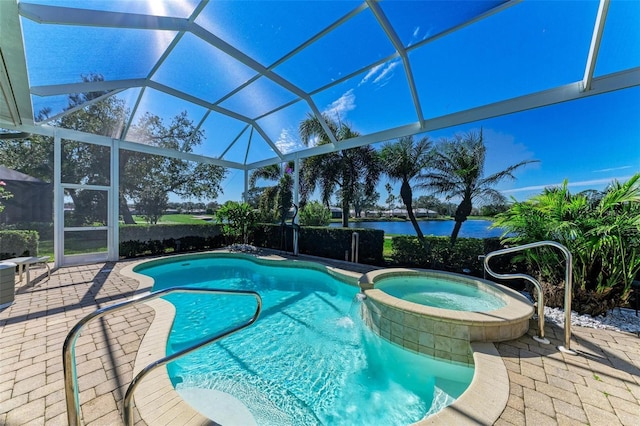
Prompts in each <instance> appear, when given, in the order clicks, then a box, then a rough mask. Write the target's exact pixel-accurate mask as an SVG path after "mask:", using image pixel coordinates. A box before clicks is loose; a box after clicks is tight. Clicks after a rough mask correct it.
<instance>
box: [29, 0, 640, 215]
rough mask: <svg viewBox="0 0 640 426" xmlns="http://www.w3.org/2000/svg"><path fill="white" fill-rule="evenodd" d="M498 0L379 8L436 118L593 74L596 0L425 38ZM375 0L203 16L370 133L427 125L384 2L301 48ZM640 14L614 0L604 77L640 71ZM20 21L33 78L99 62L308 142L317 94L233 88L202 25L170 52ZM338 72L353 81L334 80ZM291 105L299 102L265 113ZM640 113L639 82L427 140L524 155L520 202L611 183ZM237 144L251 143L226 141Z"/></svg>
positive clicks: (236, 5) (259, 148)
mask: <svg viewBox="0 0 640 426" xmlns="http://www.w3.org/2000/svg"><path fill="white" fill-rule="evenodd" d="M31 1H32V2H34V3H43V4H52V5H64V6H71V7H84V8H91V9H97V10H110V11H122V12H131V13H153V14H159V15H165V16H177V17H183V18H186V17H188V16H189V15H190V14H191V13H192V11H193V10H194V8H195V6H196V4H197V2H196V1H195V0H174V1H170V2H166V3H161V2H158V1H151V0H148V1H143V0H134V1H130V2H124V1H116V0H114V1H104V0H93V1H89V2H87V1H80V0H65V1H62V0H31ZM499 3H500V1H495V0H486V1H484V0H483V1H479V0H478V1H473V2H435V1H394V0H385V1H382V2H381V3H380V7H381V9H382V11H383V12H384V13H385V14H386V16H387V18H388V20H389V22H390V23H391V25H392V26H393V28H394V30H395V31H396V33H397V35H398V37H399V39H400V41H401V42H402V44H403V45H404V46H405V48H408V51H409V52H408V58H409V61H410V64H411V69H412V73H413V77H414V80H415V85H416V90H417V95H418V98H419V99H420V108H421V111H422V114H423V115H424V117H425V118H426V119H430V118H435V117H438V116H442V115H446V114H450V113H455V112H459V111H462V110H465V109H468V108H473V107H477V106H481V105H485V104H488V103H492V102H499V101H502V100H506V99H510V98H514V97H518V96H522V95H526V94H529V93H535V92H540V91H544V90H547V89H552V88H555V87H558V86H561V85H565V84H570V83H574V82H576V81H580V80H582V77H583V74H584V70H585V66H586V61H587V55H588V52H589V45H590V41H591V33H592V31H593V27H594V22H595V17H596V13H597V10H598V2H597V1H593V0H587V1H578V0H571V1H569V0H558V1H542V0H524V1H522V2H521V3H518V4H516V5H514V6H512V7H509V8H507V9H505V10H503V11H501V12H499V13H497V14H494V15H492V16H490V17H488V18H486V19H482V20H480V21H478V22H475V23H474V24H472V25H469V26H466V27H464V28H463V29H461V30H458V31H456V32H454V33H451V34H448V35H446V36H444V37H440V38H436V39H435V40H432V41H430V42H429V43H426V44H423V45H420V44H421V42H422V41H424V40H428V39H429V38H430V37H432V36H434V35H435V34H438V33H439V32H440V31H443V30H446V29H447V28H449V27H451V26H455V25H457V24H458V23H460V22H462V21H464V20H465V19H467V18H469V17H472V16H475V14H477V13H480V12H482V11H483V10H487V9H489V8H491V7H493V6H495V5H497V4H499ZM361 5H362V2H360V1H307V2H303V1H262V2H258V1H213V2H210V3H209V4H208V5H207V6H206V7H205V8H204V9H203V11H202V13H201V14H200V15H199V16H198V17H197V18H196V20H195V23H196V24H197V25H199V26H201V27H202V28H204V29H205V30H207V31H209V32H211V33H212V34H213V35H215V36H216V37H219V38H220V39H221V40H223V41H224V42H226V43H229V44H231V45H232V46H234V47H236V48H237V49H238V50H239V51H240V52H242V53H243V54H246V55H249V56H251V57H252V58H253V59H255V61H256V62H257V63H259V64H261V65H263V66H265V67H269V68H270V69H272V70H273V71H274V72H275V73H276V74H278V75H280V76H282V77H283V78H285V79H286V80H287V81H289V82H291V83H292V84H294V85H295V86H297V87H299V88H300V89H301V90H303V91H305V92H307V93H309V94H310V97H311V99H312V100H313V102H314V103H315V105H316V106H317V107H318V109H319V110H320V111H322V112H325V113H328V114H330V115H332V116H334V117H336V118H340V120H343V121H346V122H348V123H349V124H350V125H351V126H352V128H354V129H355V130H357V131H358V132H360V133H361V134H363V135H366V134H369V133H373V132H377V131H381V130H385V129H388V128H394V127H398V126H404V125H407V124H411V123H415V122H416V121H417V120H418V117H417V113H416V107H415V105H414V103H413V101H412V96H411V93H410V91H409V89H408V85H407V74H406V72H405V68H404V66H403V63H402V61H401V60H400V59H399V58H397V57H393V56H392V55H393V53H394V52H395V50H394V47H393V45H392V44H391V42H390V41H389V39H388V38H387V36H386V35H385V33H384V31H383V30H382V28H381V27H380V25H379V24H378V23H377V22H376V19H375V17H374V14H373V13H372V12H371V10H369V8H367V7H363V8H362V9H361V10H359V11H358V12H357V13H354V14H353V17H352V18H351V19H349V20H347V21H345V23H344V24H343V25H341V26H339V27H338V28H337V29H336V30H335V31H332V32H330V33H329V34H327V35H325V36H324V37H321V38H320V39H318V40H317V41H315V42H314V43H312V44H311V45H309V46H307V47H305V48H304V49H301V50H300V51H298V52H294V54H292V55H288V54H289V53H290V52H291V51H292V49H295V48H296V47H297V46H299V45H301V44H302V43H304V42H305V41H306V40H308V39H309V38H310V37H312V36H313V35H314V34H317V33H318V32H319V31H322V30H323V29H324V28H326V27H328V26H329V25H331V24H332V23H334V22H336V21H337V20H338V19H340V18H341V17H343V16H345V14H347V13H350V12H352V11H354V10H357V9H356V8H357V7H359V6H361ZM638 22H640V1H627V0H613V1H612V2H611V6H610V8H609V13H608V19H607V25H606V27H605V30H604V35H603V38H602V44H601V48H600V54H599V56H598V60H597V63H596V68H595V73H594V75H595V77H598V76H602V75H607V74H610V73H614V72H618V71H622V70H626V69H629V68H633V67H639V66H640V25H638ZM22 25H23V31H24V34H25V36H24V38H25V50H26V54H27V63H28V66H29V74H30V75H29V78H30V82H31V84H32V85H33V86H38V85H50V84H63V83H74V82H77V81H78V80H79V76H80V75H81V74H87V73H89V72H94V73H100V74H102V75H104V77H105V79H106V80H124V79H134V78H150V79H151V80H152V81H153V82H157V83H159V84H162V85H166V86H170V87H173V88H175V89H177V90H179V91H182V92H184V93H186V94H187V95H189V96H196V97H200V98H201V99H204V100H206V101H207V102H214V103H217V104H218V105H220V106H221V107H223V108H226V109H228V110H231V111H234V112H238V113H241V114H244V115H246V116H247V117H249V118H252V119H255V120H256V122H257V123H258V124H259V125H260V126H261V128H262V129H263V130H264V132H265V134H267V136H268V137H269V138H270V139H271V140H273V141H274V143H275V145H277V146H278V147H279V148H280V149H282V150H283V151H284V152H294V151H296V150H299V149H301V147H302V144H301V141H300V138H299V136H298V134H297V125H298V123H299V122H300V121H301V120H302V119H304V118H305V117H306V115H307V114H308V113H309V112H310V108H309V105H308V104H307V103H306V102H304V101H298V102H295V103H292V104H288V102H289V101H292V100H294V99H295V98H296V97H295V96H294V95H293V94H292V92H289V91H287V90H285V89H284V88H283V87H280V86H278V85H277V84H275V83H274V82H272V81H270V80H268V79H266V78H264V77H260V78H257V79H256V80H255V81H254V82H253V83H251V84H249V85H248V86H246V87H244V88H242V89H240V90H237V91H234V89H236V88H237V87H238V85H241V84H243V83H245V82H247V81H251V80H250V79H251V78H253V77H255V76H256V75H257V73H256V71H255V70H253V69H251V68H250V67H248V66H247V65H246V64H242V63H241V62H239V61H237V60H236V59H234V58H232V57H231V56H229V55H227V54H226V53H223V52H222V51H220V50H217V49H216V48H214V47H213V46H212V45H211V44H209V43H207V42H205V41H204V40H203V39H202V38H200V37H198V36H196V35H194V34H192V33H186V34H185V35H184V36H183V37H182V38H181V39H180V40H179V42H178V43H177V45H176V47H175V49H174V50H173V51H172V52H171V53H170V54H169V55H168V56H167V57H166V60H164V62H162V63H159V62H158V61H159V60H160V59H161V58H162V54H163V52H164V49H165V48H167V47H168V46H170V45H171V43H172V40H174V39H175V37H176V35H177V33H176V32H175V31H156V30H139V29H128V30H124V31H123V30H121V29H113V28H94V27H91V26H77V27H73V26H64V25H49V24H37V23H35V22H33V21H30V20H28V19H23V20H22ZM412 46H413V47H415V46H418V47H417V48H415V49H413V48H412ZM156 64H158V66H157V69H155V68H154V65H156ZM371 64H375V65H371ZM363 67H365V68H363ZM154 69H155V71H152V70H154ZM358 70H361V71H360V72H356V71H358ZM347 77H348V78H347ZM334 81H340V82H339V83H338V84H335V85H332V82H334ZM117 96H118V97H120V98H121V99H123V100H124V101H125V102H126V104H127V106H128V107H129V108H131V109H132V110H133V108H134V107H135V105H136V104H138V105H139V107H138V110H137V116H140V115H141V114H143V113H144V112H146V111H149V112H151V113H153V114H156V115H158V116H160V117H162V118H164V119H165V120H166V121H169V120H170V118H171V117H172V116H175V115H176V114H178V113H179V112H181V111H183V110H186V111H188V114H189V117H190V118H191V119H192V120H193V121H194V122H195V123H200V122H201V123H202V127H201V128H202V130H204V132H205V135H206V137H207V139H206V140H205V142H204V143H203V145H202V146H200V147H198V149H197V150H196V151H195V153H197V154H203V155H208V156H214V157H218V156H221V155H222V154H224V156H223V159H226V160H230V161H237V162H242V161H244V159H245V155H246V152H247V150H246V147H247V144H248V143H249V138H250V137H251V138H252V139H251V142H250V143H251V145H250V147H251V149H250V150H249V153H248V155H247V161H248V162H254V161H259V160H261V159H264V158H272V157H274V153H273V150H271V148H270V147H269V145H268V144H267V143H266V142H265V140H264V139H263V138H262V137H261V136H260V135H259V134H258V132H253V133H252V132H250V131H248V130H247V131H244V132H243V129H245V127H246V124H245V123H243V122H241V121H238V120H235V119H231V118H229V117H227V116H225V115H222V114H218V113H215V112H212V113H210V114H208V115H205V114H206V109H205V108H203V107H202V106H198V105H196V104H194V103H191V102H188V101H186V100H180V99H177V98H173V97H170V96H169V95H168V94H166V93H162V92H160V91H157V90H154V89H153V88H147V89H145V90H144V92H142V91H141V90H140V89H139V88H131V89H128V90H125V91H123V92H121V93H119V94H118V95H117ZM32 99H33V102H34V110H35V111H39V110H40V109H41V108H42V107H45V106H49V107H51V108H52V110H53V114H56V113H58V112H61V111H62V110H63V109H64V107H65V106H66V96H63V95H60V96H43V97H40V96H35V95H33V96H32ZM282 105H285V107H283V108H282V109H279V110H278V111H276V112H274V113H272V114H270V115H267V116H264V114H265V113H268V112H269V111H272V110H273V109H274V108H278V107H280V106H282ZM639 117H640V87H634V88H632V89H626V90H621V91H617V92H611V93H607V94H603V95H598V96H592V97H588V98H584V99H581V100H577V101H571V102H566V103H561V104H557V105H553V106H549V107H545V108H540V109H535V110H530V111H525V112H521V113H515V114H511V115H508V116H503V117H499V118H493V119H488V120H484V121H482V122H475V123H469V124H466V125H462V126H458V127H455V128H448V129H442V130H438V131H435V132H430V133H428V134H426V135H427V136H429V137H430V138H431V139H432V140H433V141H434V142H437V141H438V140H439V139H441V138H447V137H451V136H453V135H454V134H456V133H465V132H469V131H478V130H479V129H480V128H482V129H483V132H484V138H485V144H486V146H487V164H486V172H487V173H492V172H496V171H499V170H502V169H504V168H506V167H508V166H510V165H512V164H514V163H517V162H520V161H522V160H534V159H535V160H539V163H536V164H531V165H528V166H526V167H525V168H523V169H521V170H519V171H518V172H517V173H516V176H517V180H516V181H515V182H504V183H502V184H501V185H500V186H499V187H498V189H500V190H502V191H503V192H504V194H505V195H507V196H513V197H515V198H516V199H518V200H522V199H525V198H527V197H529V196H531V195H534V194H537V193H539V192H540V191H541V190H542V189H543V188H544V187H546V186H549V185H555V184H560V183H562V181H563V180H564V179H568V180H569V184H570V186H571V188H572V189H573V190H575V191H581V190H584V189H589V188H593V189H602V188H604V187H605V186H606V184H607V183H609V182H611V180H613V179H619V180H625V179H627V178H628V177H630V176H631V175H633V174H634V173H637V172H638V171H640V120H639V119H638V118H639ZM419 136H422V135H419ZM233 140H236V141H237V142H236V143H235V144H234V145H233V146H232V147H231V148H230V149H227V146H228V144H229V143H230V142H231V141H233ZM377 146H379V145H377ZM243 183H244V172H243V171H238V170H231V169H230V170H229V174H228V177H227V179H226V180H225V181H224V182H223V185H222V186H223V188H224V194H222V195H221V196H220V197H219V199H218V201H219V202H223V201H226V200H229V199H232V200H238V199H240V198H241V194H242V191H243ZM385 183H386V179H385V178H384V177H383V179H382V181H381V183H380V185H379V192H380V193H381V198H382V199H384V198H385V197H386V192H385V190H384V184H385ZM396 188H397V187H396ZM397 192H398V190H397V189H396V193H397ZM418 195H423V194H422V193H416V196H418ZM192 201H195V200H192Z"/></svg>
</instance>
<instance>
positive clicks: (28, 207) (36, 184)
mask: <svg viewBox="0 0 640 426" xmlns="http://www.w3.org/2000/svg"><path fill="white" fill-rule="evenodd" d="M0 180H1V181H3V182H4V183H5V184H6V185H5V187H4V188H5V190H6V191H9V192H10V193H11V194H13V197H11V198H9V199H7V200H3V201H2V204H3V205H4V206H5V209H4V211H3V212H2V213H0V222H2V223H4V224H15V223H19V222H53V185H52V184H51V183H47V182H44V181H41V180H40V179H37V178H35V177H33V176H29V175H26V174H24V173H20V172H18V171H16V170H12V169H9V168H8V167H4V166H0Z"/></svg>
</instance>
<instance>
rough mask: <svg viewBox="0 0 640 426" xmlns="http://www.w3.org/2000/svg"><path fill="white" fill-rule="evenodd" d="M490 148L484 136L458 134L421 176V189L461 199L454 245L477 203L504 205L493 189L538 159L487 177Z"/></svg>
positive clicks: (452, 237)
mask: <svg viewBox="0 0 640 426" xmlns="http://www.w3.org/2000/svg"><path fill="white" fill-rule="evenodd" d="M486 151H487V149H486V147H485V145H484V142H483V138H482V130H480V133H475V132H470V133H468V134H466V135H464V136H461V135H456V136H455V137H454V138H453V139H449V140H444V141H443V142H442V143H441V144H440V145H439V146H438V147H437V149H436V151H435V153H434V157H433V161H432V163H431V169H430V171H429V172H428V173H426V174H423V175H420V177H419V179H420V180H422V181H423V183H422V184H420V185H418V186H417V187H420V188H424V189H427V190H431V191H433V192H434V193H435V194H440V195H446V197H447V200H449V199H451V198H458V197H459V198H460V199H461V201H460V204H458V207H457V208H456V212H455V216H454V219H455V221H456V223H455V226H454V227H453V231H452V232H451V245H454V244H455V242H456V239H457V238H458V233H459V232H460V227H461V226H462V223H463V222H464V221H465V220H467V218H468V217H469V215H470V214H471V209H472V208H473V201H474V200H483V201H488V202H490V203H499V202H504V200H505V198H504V196H503V195H502V194H501V193H500V192H498V191H497V190H495V189H494V188H493V186H494V185H496V184H498V183H499V182H500V181H502V180H504V179H515V176H514V175H513V172H514V171H515V170H516V169H518V168H520V167H522V166H524V165H525V164H529V163H532V162H537V160H527V161H521V162H519V163H517V164H514V165H513V166H510V167H507V168H506V169H504V170H502V171H500V172H497V173H494V174H492V175H490V176H487V177H484V163H485V155H486Z"/></svg>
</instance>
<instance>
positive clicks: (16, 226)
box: [2, 222, 53, 241]
mask: <svg viewBox="0 0 640 426" xmlns="http://www.w3.org/2000/svg"><path fill="white" fill-rule="evenodd" d="M2 226H3V229H5V230H18V231H36V232H37V233H38V235H39V236H40V241H45V240H49V241H51V240H53V222H18V223H13V224H11V225H2Z"/></svg>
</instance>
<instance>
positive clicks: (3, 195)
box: [0, 180, 13, 213]
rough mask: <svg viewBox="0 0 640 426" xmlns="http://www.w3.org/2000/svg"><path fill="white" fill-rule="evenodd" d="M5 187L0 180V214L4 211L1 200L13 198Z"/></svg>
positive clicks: (3, 182)
mask: <svg viewBox="0 0 640 426" xmlns="http://www.w3.org/2000/svg"><path fill="white" fill-rule="evenodd" d="M5 186H7V184H6V183H5V181H3V180H0V213H2V212H3V211H4V205H3V204H2V200H8V199H9V198H11V197H13V194H12V193H11V192H9V190H7V189H6V188H5Z"/></svg>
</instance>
